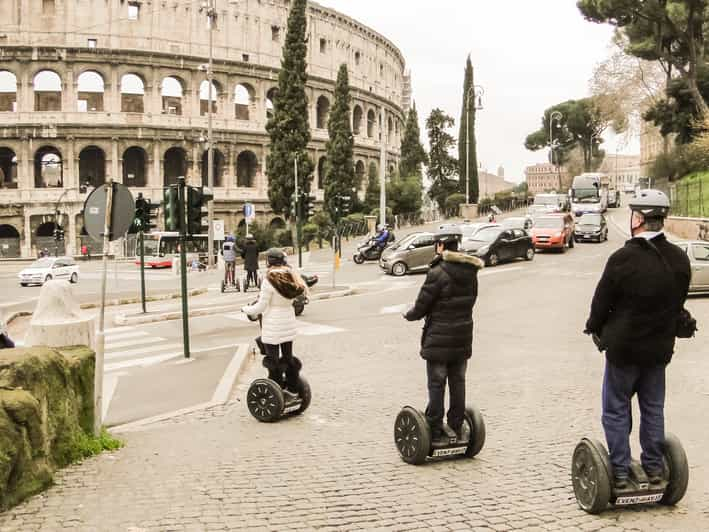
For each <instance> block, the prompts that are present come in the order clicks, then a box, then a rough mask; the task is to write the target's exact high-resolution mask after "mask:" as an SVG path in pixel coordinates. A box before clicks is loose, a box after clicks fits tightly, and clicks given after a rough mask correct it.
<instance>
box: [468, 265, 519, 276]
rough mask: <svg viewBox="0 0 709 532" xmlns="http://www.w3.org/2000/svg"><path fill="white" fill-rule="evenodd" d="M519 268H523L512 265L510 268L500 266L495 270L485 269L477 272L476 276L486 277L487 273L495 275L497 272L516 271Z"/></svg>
mask: <svg viewBox="0 0 709 532" xmlns="http://www.w3.org/2000/svg"><path fill="white" fill-rule="evenodd" d="M519 270H524V268H523V267H522V266H513V267H511V268H500V269H496V270H488V269H485V270H483V271H482V272H480V273H479V274H478V277H487V276H488V275H496V274H498V273H507V272H516V271H519Z"/></svg>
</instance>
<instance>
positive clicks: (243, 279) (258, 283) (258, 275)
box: [241, 272, 262, 293]
mask: <svg viewBox="0 0 709 532" xmlns="http://www.w3.org/2000/svg"><path fill="white" fill-rule="evenodd" d="M248 278H249V274H248V273H247V272H245V273H244V275H243V276H242V277H241V286H243V287H244V293H246V292H248V291H249V288H251V285H250V284H249V283H248V282H247V279H248ZM261 282H262V277H261V272H256V288H257V289H258V290H261Z"/></svg>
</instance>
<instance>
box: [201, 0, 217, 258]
mask: <svg viewBox="0 0 709 532" xmlns="http://www.w3.org/2000/svg"><path fill="white" fill-rule="evenodd" d="M215 2H216V0H203V1H202V7H201V8H200V11H204V12H205V13H206V15H207V26H208V28H209V62H208V63H207V83H208V84H209V87H208V88H207V91H208V92H207V186H208V187H209V190H214V149H213V142H212V90H213V89H214V84H213V80H214V76H213V72H212V66H213V50H214V23H215V21H216V19H217V9H216V7H215V5H214V4H215ZM207 224H208V225H209V227H208V231H207V250H208V253H207V256H208V259H207V260H208V265H209V268H213V267H214V200H211V201H210V202H209V203H208V204H207Z"/></svg>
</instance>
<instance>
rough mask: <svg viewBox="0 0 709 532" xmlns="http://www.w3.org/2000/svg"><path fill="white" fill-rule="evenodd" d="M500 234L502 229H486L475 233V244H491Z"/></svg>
mask: <svg viewBox="0 0 709 532" xmlns="http://www.w3.org/2000/svg"><path fill="white" fill-rule="evenodd" d="M501 232H502V227H486V228H485V229H481V230H480V231H478V232H477V233H475V237H474V238H473V240H475V241H476V242H492V241H493V240H495V239H496V238H497V237H498V235H499V234H500V233H501Z"/></svg>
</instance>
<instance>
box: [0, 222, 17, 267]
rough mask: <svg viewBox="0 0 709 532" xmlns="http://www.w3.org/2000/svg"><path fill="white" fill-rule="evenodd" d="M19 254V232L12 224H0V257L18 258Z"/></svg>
mask: <svg viewBox="0 0 709 532" xmlns="http://www.w3.org/2000/svg"><path fill="white" fill-rule="evenodd" d="M20 255H21V251H20V232H19V231H18V230H17V229H16V228H15V226H14V225H10V224H3V225H0V258H3V259H10V258H19V257H20Z"/></svg>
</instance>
